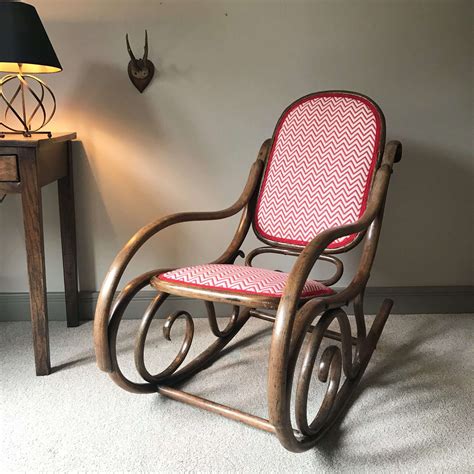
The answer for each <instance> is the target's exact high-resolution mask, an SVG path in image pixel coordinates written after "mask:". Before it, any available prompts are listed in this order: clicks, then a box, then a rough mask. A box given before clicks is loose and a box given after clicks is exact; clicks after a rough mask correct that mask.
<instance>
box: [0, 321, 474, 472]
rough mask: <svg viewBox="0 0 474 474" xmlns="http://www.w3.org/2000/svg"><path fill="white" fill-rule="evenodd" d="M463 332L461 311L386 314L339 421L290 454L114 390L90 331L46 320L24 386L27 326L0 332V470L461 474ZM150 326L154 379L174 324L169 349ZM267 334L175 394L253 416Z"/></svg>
mask: <svg viewBox="0 0 474 474" xmlns="http://www.w3.org/2000/svg"><path fill="white" fill-rule="evenodd" d="M123 324H124V327H123V331H122V332H121V335H120V341H121V350H120V354H121V359H123V363H124V367H125V368H126V369H127V370H126V372H127V373H132V372H133V371H132V363H131V358H130V355H131V350H132V339H131V335H132V334H133V333H134V330H135V328H136V326H137V322H136V321H125V322H124V323H123ZM158 324H159V325H160V327H161V324H162V321H158ZM472 328H473V317H472V315H452V316H450V315H439V316H438V315H406V316H398V315H397V316H392V317H391V318H390V319H389V320H388V323H387V326H386V330H385V332H384V334H383V335H382V339H381V342H380V343H379V346H378V348H377V351H376V354H375V355H374V357H373V359H372V361H371V363H370V365H369V368H368V370H367V373H366V376H365V378H364V379H363V381H362V383H361V385H360V388H359V389H358V392H357V394H356V398H355V400H354V402H353V404H352V405H351V407H350V409H349V410H348V412H347V415H346V417H345V418H344V420H343V421H342V422H341V423H340V424H339V425H338V426H336V427H335V428H334V429H333V430H332V431H331V432H330V434H329V435H328V436H327V437H326V438H325V439H324V440H323V441H322V442H321V443H320V444H319V445H318V447H317V448H315V449H313V450H311V451H308V452H306V453H303V454H292V453H289V452H286V451H285V450H283V448H281V447H280V445H279V443H278V441H277V440H276V438H275V437H273V436H272V435H270V434H267V433H264V432H261V431H258V430H255V429H252V428H249V427H247V426H245V425H241V424H239V423H236V422H233V421H230V420H227V419H224V418H221V417H220V416H218V415H215V414H212V413H207V412H204V411H202V410H198V409H195V408H193V407H190V406H187V405H183V404H181V403H178V402H175V401H172V400H167V399H165V398H163V397H161V396H159V395H133V394H129V393H127V392H124V391H122V390H121V389H119V388H118V387H117V386H115V385H114V384H113V382H112V381H111V380H110V379H109V378H108V377H107V376H106V375H105V374H104V373H102V372H100V371H99V370H98V369H97V368H96V366H95V361H94V358H93V351H92V347H91V346H92V343H91V337H92V324H91V323H90V322H88V323H85V324H83V325H82V326H80V327H79V328H73V329H66V328H65V327H64V323H60V322H53V323H51V328H50V332H51V347H52V361H53V365H55V370H54V373H53V374H52V375H50V376H49V377H35V376H34V373H33V357H32V349H31V341H30V330H31V327H30V325H29V324H28V323H24V322H16V323H1V324H0V335H1V380H2V382H1V383H2V391H1V405H0V407H1V454H0V456H1V466H2V470H3V472H5V471H7V472H14V471H16V472H18V471H21V472H38V471H43V472H97V471H100V472H292V473H296V472H413V471H417V472H430V471H431V472H448V471H452V470H456V471H458V472H469V471H470V472H473V470H474V463H473V454H472V421H473V420H472V413H473V399H472V393H473V392H472V389H473V377H472V376H473V349H472ZM159 329H160V328H159V327H158V326H156V327H153V330H152V332H151V334H150V344H149V350H148V351H147V358H148V360H149V364H150V366H151V367H153V369H157V370H158V369H159V368H160V367H163V366H164V365H165V363H166V362H167V361H169V360H170V357H171V356H172V352H171V348H175V349H176V345H177V344H179V343H180V338H179V337H180V335H181V334H182V333H181V334H180V331H181V328H180V327H179V326H178V325H177V327H176V328H173V334H172V338H173V341H174V343H169V342H167V341H165V340H164V339H163V338H162V337H161V332H160V331H159ZM270 331H271V329H270V326H269V325H268V323H265V322H263V321H258V320H251V321H250V322H249V323H248V324H247V326H245V327H244V329H243V330H242V332H241V334H239V336H238V338H237V339H236V340H235V342H234V343H233V344H232V345H231V346H229V349H228V350H227V351H226V354H225V357H223V358H222V359H220V360H219V361H218V362H216V363H215V364H214V365H212V366H211V367H210V368H208V369H207V370H206V371H204V372H201V373H200V374H198V375H197V376H196V377H195V378H194V379H193V380H192V381H191V382H189V383H188V384H187V385H186V386H185V389H186V390H187V391H190V392H192V393H196V394H199V395H202V396H205V397H209V398H211V399H214V400H216V401H219V402H222V403H227V404H230V405H232V406H235V407H238V408H240V409H243V410H245V411H249V412H252V413H255V414H258V415H260V416H266V409H265V402H266V398H265V397H266V380H265V377H266V370H267V369H266V365H267V356H268V343H269V338H270V334H271V332H270ZM210 340H211V337H210V335H209V331H208V328H207V323H206V320H204V319H200V320H197V321H196V334H195V342H194V345H195V346H196V347H195V348H194V349H193V351H196V350H199V349H200V348H201V349H202V348H203V347H204V346H205V345H206V344H207V343H209V342H210ZM173 344H174V345H173ZM167 357H168V359H167ZM317 385H322V384H320V383H317V382H315V383H312V387H313V386H314V389H313V390H312V393H313V394H314V399H313V400H312V401H311V404H310V408H312V413H314V409H315V406H316V398H317V397H318V396H320V394H321V387H317ZM318 388H319V390H318Z"/></svg>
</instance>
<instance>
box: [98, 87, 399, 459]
mask: <svg viewBox="0 0 474 474" xmlns="http://www.w3.org/2000/svg"><path fill="white" fill-rule="evenodd" d="M401 151H402V148H401V144H400V143H399V142H397V141H391V142H389V143H388V144H387V145H386V146H385V120H384V116H383V114H382V112H381V110H380V109H379V107H378V106H377V105H376V104H375V103H374V102H373V101H372V100H370V99H369V98H367V97H365V96H363V95H361V94H357V93H353V92H346V91H328V92H319V93H314V94H310V95H308V96H305V97H302V98H301V99H299V100H297V101H296V102H294V103H293V104H291V105H290V106H289V107H288V108H287V109H286V110H285V111H284V112H283V114H282V116H281V118H280V119H279V121H278V123H277V126H276V128H275V132H274V134H273V137H272V138H271V139H268V140H266V141H265V142H264V143H263V145H262V147H261V148H260V152H259V154H258V156H257V159H256V161H255V162H254V163H253V165H252V167H251V169H250V174H249V178H248V180H247V184H246V186H245V188H244V190H243V192H242V194H241V196H240V197H239V199H238V200H237V201H236V202H235V203H234V204H233V205H231V206H230V207H228V208H226V209H223V210H221V211H213V212H188V213H181V214H172V215H169V216H166V217H163V218H161V219H158V220H157V221H155V222H152V223H150V224H148V225H147V226H145V227H143V228H142V229H140V230H139V231H138V232H137V233H136V234H135V235H134V236H133V237H132V238H131V239H130V241H129V242H128V243H127V244H126V245H125V247H124V248H123V249H122V250H121V251H120V252H119V254H118V255H117V257H116V258H115V260H114V262H113V263H112V266H111V268H110V270H109V272H108V274H107V276H106V278H105V281H104V283H103V285H102V289H101V292H100V295H99V300H98V303H97V309H96V315H95V321H94V341H95V350H96V357H97V363H98V366H99V368H100V369H102V370H103V371H105V372H108V373H109V375H110V376H111V378H112V379H113V380H114V381H115V382H116V383H117V384H118V385H119V386H120V387H122V388H123V389H125V390H128V391H130V392H133V393H154V392H159V393H161V394H162V395H164V396H167V397H169V398H173V399H175V400H179V401H182V402H186V403H189V404H191V405H194V406H197V407H200V408H204V409H206V410H209V411H213V412H216V413H219V414H221V415H223V416H225V417H228V418H231V419H235V420H238V421H241V422H243V423H246V424H249V425H251V426H254V427H256V428H260V429H262V430H265V431H269V432H271V433H274V434H275V435H276V436H277V437H278V439H279V440H280V442H281V444H282V445H283V446H284V447H285V448H287V449H288V450H290V451H294V452H301V451H305V450H307V449H310V448H311V447H313V446H314V445H315V444H316V443H317V441H318V439H319V438H320V437H321V436H323V435H324V434H325V433H326V432H327V431H328V429H329V428H330V427H331V426H332V424H333V423H334V422H335V420H336V419H337V417H338V416H339V415H340V414H341V412H342V410H343V408H344V406H345V405H346V403H347V402H348V401H349V399H350V397H351V395H352V393H353V391H354V388H355V387H356V386H357V384H358V382H359V380H360V379H361V377H362V375H363V374H364V371H365V369H366V367H367V365H368V363H369V361H370V359H371V356H372V353H373V351H374V350H375V347H376V345H377V342H378V340H379V338H380V335H381V333H382V331H383V328H384V325H385V322H386V320H387V318H388V316H389V314H390V310H391V307H392V304H393V302H392V301H391V300H389V299H386V300H385V301H384V302H383V304H382V306H381V308H380V310H379V312H378V314H377V316H376V318H375V320H374V322H373V323H372V326H371V327H370V330H369V331H367V329H366V322H365V315H364V309H363V299H364V290H365V287H366V285H367V281H368V279H369V276H370V270H371V267H372V264H373V261H374V258H375V253H376V249H377V243H378V240H379V235H380V231H381V225H382V218H383V212H384V206H385V200H386V196H387V191H388V185H389V181H390V176H391V174H392V168H393V164H394V163H396V162H398V161H400V158H401ZM237 213H241V218H240V222H239V225H238V227H237V230H236V232H235V235H234V237H233V239H232V241H231V242H230V244H229V246H228V247H227V249H226V250H225V252H224V253H223V254H222V255H221V256H220V257H219V258H217V259H216V260H214V261H213V262H210V263H208V264H206V265H197V266H192V267H184V268H177V269H169V268H161V269H155V270H152V271H149V272H147V273H144V274H143V275H140V276H138V277H136V278H135V279H133V280H132V281H130V282H129V283H128V284H127V285H126V286H125V287H124V288H123V290H122V291H121V292H120V293H119V294H118V296H117V297H115V294H116V291H117V288H118V285H119V281H120V279H121V277H122V275H123V273H124V271H125V269H126V267H127V265H128V264H129V262H130V261H131V259H132V258H133V256H134V255H135V253H136V252H137V251H138V250H139V249H140V248H141V247H142V245H143V244H144V243H145V242H146V241H148V240H149V239H150V238H151V237H153V236H154V235H155V234H157V233H158V232H159V231H160V230H162V229H165V228H166V227H169V226H171V225H175V224H179V223H182V222H192V221H206V220H217V219H225V218H228V217H231V216H233V215H235V214H237ZM250 227H253V230H254V232H255V233H256V235H257V237H258V238H259V239H260V240H261V241H262V242H263V243H264V244H265V245H264V246H262V247H259V248H257V249H254V250H252V251H251V252H249V253H248V255H247V257H246V258H245V261H244V264H243V265H236V264H235V260H236V259H237V258H238V257H245V255H244V253H243V252H242V250H241V246H242V244H243V242H244V239H245V237H246V236H247V234H248V232H249V230H250ZM360 242H363V249H362V254H361V257H360V262H359V265H358V268H357V271H356V272H355V274H354V276H353V278H352V280H351V282H350V284H349V285H347V287H346V288H344V289H343V290H341V291H338V292H336V291H335V290H334V289H333V288H332V286H333V285H335V284H336V283H337V282H338V281H339V280H340V278H341V276H342V275H343V272H344V267H343V264H342V261H341V260H340V259H339V258H337V256H336V255H337V254H339V253H342V252H346V251H349V250H351V249H352V248H354V247H355V246H356V245H358V244H359V243H360ZM263 253H280V254H284V255H290V256H293V257H296V261H295V263H294V265H293V268H292V270H291V271H290V272H289V273H283V272H280V271H277V270H269V269H263V268H258V267H255V266H254V265H253V262H254V260H255V259H257V260H258V258H257V257H258V256H259V255H260V254H263ZM318 261H326V262H329V263H332V264H333V265H334V267H335V272H334V274H333V275H332V276H331V277H330V278H328V279H326V280H321V281H316V280H314V279H311V278H310V272H311V271H312V270H313V268H314V266H315V265H316V263H317V262H318ZM148 285H151V286H152V287H153V288H154V289H156V291H157V294H156V297H155V298H154V299H153V301H152V302H151V303H150V305H149V307H148V308H147V310H146V312H145V314H144V316H143V319H142V322H141V325H140V328H139V330H138V334H137V337H136V342H135V366H136V369H137V372H138V373H139V374H140V376H141V378H142V379H143V382H141V383H137V382H133V381H131V380H129V379H128V378H127V377H125V376H124V375H123V373H122V372H121V370H120V366H119V364H118V361H117V346H116V343H117V332H118V329H119V326H120V321H121V319H122V317H123V314H124V312H125V309H126V308H127V306H128V304H129V303H130V302H131V301H132V299H133V298H134V297H135V295H136V294H137V293H138V292H139V291H140V290H141V289H142V288H144V287H146V286H148ZM170 294H172V295H178V296H183V297H187V298H196V299H199V300H203V309H204V308H205V310H206V312H207V316H208V321H209V328H210V330H211V331H212V333H213V335H214V336H215V337H216V339H215V341H214V342H213V343H212V344H211V345H210V346H209V347H208V348H207V349H206V350H204V351H203V352H202V353H201V354H199V355H198V356H197V357H195V358H194V359H193V360H191V361H188V362H186V358H187V355H188V351H189V349H190V347H191V344H192V341H193V336H194V323H193V318H192V316H191V315H190V314H189V313H188V312H186V311H177V312H175V313H173V314H171V315H169V316H168V317H167V319H166V320H165V323H164V327H163V332H164V336H165V337H166V338H167V339H170V336H171V332H172V327H173V325H174V323H175V321H176V320H177V319H179V318H181V319H183V320H184V321H185V325H186V326H185V327H186V330H185V335H184V339H183V342H182V344H181V347H180V349H179V351H178V353H177V355H176V357H175V358H174V360H173V361H172V362H171V363H170V364H169V365H168V367H167V368H165V369H164V370H162V371H161V372H160V373H155V374H154V373H151V372H150V371H149V369H148V368H147V367H146V363H145V357H144V351H145V344H146V339H147V334H148V330H149V328H150V325H151V322H152V320H153V318H154V316H155V315H156V313H157V311H158V310H159V309H160V307H161V305H162V304H163V302H164V301H165V300H166V298H167V297H168V295H170ZM114 300H115V301H114ZM214 302H221V303H228V304H229V305H231V306H232V310H231V314H230V317H229V321H228V323H227V325H226V326H225V327H223V328H220V327H219V325H218V322H217V318H216V312H215V308H214ZM350 303H353V305H354V315H355V334H352V331H351V325H350V322H349V319H348V317H347V314H346V312H345V311H344V309H343V307H345V306H347V305H348V304H350ZM251 317H256V318H260V319H263V320H266V321H269V322H271V323H272V324H273V333H272V339H271V346H270V357H269V372H268V419H264V418H260V417H257V416H254V415H251V414H248V413H244V412H242V411H239V410H237V409H234V408H231V407H228V406H225V405H221V404H219V403H216V402H213V401H210V400H206V399H204V398H201V397H198V396H196V395H192V394H189V393H186V392H183V391H181V390H178V389H177V388H175V385H176V384H177V383H179V382H182V381H184V380H187V379H189V378H190V377H192V376H193V375H194V374H196V373H197V372H199V371H201V370H203V369H205V368H206V367H208V366H209V365H210V364H211V363H212V362H213V361H214V360H215V359H217V358H218V357H219V356H220V355H221V351H222V349H223V348H224V347H225V346H226V345H227V344H228V343H229V342H230V341H231V340H232V339H233V338H234V336H235V335H236V334H237V333H238V332H239V331H240V329H241V328H242V327H243V326H244V324H245V323H246V322H247V321H248V320H249V318H251ZM331 323H334V324H336V325H337V327H338V331H334V330H330V329H329V326H330V324H331ZM325 337H326V338H330V339H333V340H335V341H337V342H334V344H331V345H329V346H327V347H326V348H325V349H324V350H322V349H321V343H322V341H323V338H325ZM305 338H306V344H304V345H303V342H304V341H305ZM354 346H355V348H354ZM353 349H354V350H353ZM297 360H302V363H301V364H299V366H298V370H297V364H296V362H297ZM314 371H316V374H317V378H318V380H319V381H320V382H321V383H324V384H325V385H326V392H325V395H324V397H323V401H322V403H321V407H320V408H319V411H318V412H317V414H316V415H315V417H314V418H313V419H312V420H311V419H308V413H307V404H308V393H309V388H310V381H311V377H312V374H313V372H314ZM294 384H295V388H296V396H295V404H294V405H295V408H294V410H295V413H294V419H295V420H296V426H293V425H292V422H291V419H292V416H291V415H292V405H291V403H290V401H291V393H292V387H293V385H294Z"/></svg>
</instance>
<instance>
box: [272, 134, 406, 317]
mask: <svg viewBox="0 0 474 474" xmlns="http://www.w3.org/2000/svg"><path fill="white" fill-rule="evenodd" d="M401 151H402V146H401V143H400V142H398V141H391V142H389V143H387V145H386V147H385V150H384V154H383V157H382V161H381V164H380V166H379V168H378V169H377V171H376V174H375V177H374V181H373V184H372V189H371V191H370V195H369V199H368V201H367V206H366V208H365V211H364V213H363V214H362V216H361V217H360V218H359V219H358V220H357V221H355V222H353V223H351V224H347V225H343V226H339V227H332V228H330V229H327V230H325V231H324V232H321V233H320V234H318V235H317V236H316V237H315V238H314V239H313V240H312V241H311V242H310V243H309V244H307V245H306V247H305V248H304V249H303V251H302V252H301V254H300V255H299V257H298V258H297V259H296V261H295V263H294V265H293V268H292V270H291V272H290V274H289V277H288V281H287V283H286V286H285V290H284V292H283V295H282V299H281V303H280V306H279V309H278V312H280V307H281V309H282V311H283V312H285V313H287V314H294V312H295V310H296V307H297V304H298V301H299V295H300V294H301V291H302V290H303V286H304V284H305V282H306V280H307V278H308V275H309V273H310V271H311V269H312V268H313V266H314V264H315V263H316V261H317V260H318V258H319V257H320V256H321V254H322V253H323V252H324V250H325V249H326V248H327V246H328V245H329V244H330V243H331V242H333V241H334V240H336V239H338V238H340V237H344V236H346V235H351V234H354V233H357V232H362V231H365V230H367V229H368V227H369V226H370V224H371V223H372V222H373V221H374V219H375V218H376V217H377V215H378V214H379V212H380V211H381V210H382V209H383V205H384V202H385V196H386V194H387V189H388V184H389V181H390V175H391V174H392V167H393V164H394V163H396V162H398V161H400V159H401Z"/></svg>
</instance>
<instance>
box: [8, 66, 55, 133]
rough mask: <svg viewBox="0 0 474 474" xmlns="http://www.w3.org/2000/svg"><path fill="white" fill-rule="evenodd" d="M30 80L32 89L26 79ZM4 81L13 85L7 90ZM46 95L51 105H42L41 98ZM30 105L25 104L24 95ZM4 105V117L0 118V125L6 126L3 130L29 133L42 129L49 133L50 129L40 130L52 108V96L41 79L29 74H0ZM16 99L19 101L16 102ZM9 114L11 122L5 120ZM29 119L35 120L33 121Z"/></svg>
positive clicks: (38, 131)
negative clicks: (12, 87) (35, 88)
mask: <svg viewBox="0 0 474 474" xmlns="http://www.w3.org/2000/svg"><path fill="white" fill-rule="evenodd" d="M28 81H30V82H31V83H32V84H31V85H33V84H35V85H36V87H37V90H36V91H35V90H34V89H33V88H32V86H31V85H30V84H29V83H28ZM8 83H12V84H14V89H13V90H11V93H10V94H7V91H6V90H5V86H6V85H7V84H8ZM48 95H49V98H50V103H51V105H52V108H51V109H50V110H47V109H46V104H45V99H46V97H47V96H48ZM28 97H29V99H30V100H29V101H28V102H29V103H30V105H31V107H28V104H27V98H28ZM1 102H3V103H4V105H5V107H6V108H5V113H4V114H3V115H4V119H3V120H4V121H0V126H1V127H2V128H6V129H8V132H7V131H5V132H2V131H0V135H1V134H5V133H17V134H18V133H21V134H23V135H24V136H25V137H29V136H31V135H32V134H33V133H45V134H47V135H48V136H50V134H51V132H41V131H40V129H41V128H43V127H44V126H45V125H46V124H47V123H48V122H49V121H50V120H51V118H52V117H53V115H54V112H55V111H56V98H55V97H54V94H53V92H52V91H51V89H50V88H49V87H48V86H47V85H46V84H45V83H44V82H43V81H42V80H41V79H38V78H37V77H35V76H32V75H31V74H22V73H21V72H20V73H18V74H7V75H6V76H4V77H2V78H0V103H1ZM18 102H19V103H18ZM9 118H11V119H12V120H13V123H7V119H9ZM33 121H35V122H36V124H35V125H33Z"/></svg>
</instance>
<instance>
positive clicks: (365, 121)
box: [255, 92, 383, 249]
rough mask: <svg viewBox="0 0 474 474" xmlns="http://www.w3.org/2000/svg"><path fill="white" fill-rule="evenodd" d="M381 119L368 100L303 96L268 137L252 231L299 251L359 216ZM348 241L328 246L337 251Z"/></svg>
mask: <svg viewBox="0 0 474 474" xmlns="http://www.w3.org/2000/svg"><path fill="white" fill-rule="evenodd" d="M382 120H383V119H382V117H381V115H380V113H379V111H378V110H377V108H376V107H375V106H374V104H373V103H372V102H371V101H369V100H368V99H366V98H364V97H361V96H358V95H353V94H350V93H341V92H331V93H320V94H313V95H311V96H307V97H303V98H302V99H300V100H298V101H296V102H295V103H294V104H292V105H291V106H290V107H289V108H288V109H287V110H286V111H285V113H284V114H283V116H282V117H281V119H280V121H279V123H278V125H277V128H276V130H275V134H274V141H273V147H272V150H271V151H270V155H269V158H268V164H267V168H266V171H265V176H264V178H263V179H264V180H263V185H262V189H261V192H260V196H259V200H258V203H257V211H256V217H255V229H256V231H257V233H258V234H260V235H261V236H262V237H264V238H265V239H267V240H269V241H273V242H281V243H289V244H296V245H306V244H307V243H308V242H309V241H311V240H312V239H313V238H314V237H315V236H316V235H318V234H319V233H320V232H322V231H324V230H326V229H328V228H331V227H335V226H340V225H344V224H349V223H352V222H354V221H356V220H357V219H358V218H359V217H360V215H361V214H362V213H363V212H364V210H365V207H366V202H367V197H368V191H369V188H370V184H371V180H372V176H373V172H374V169H375V166H376V162H377V157H378V152H379V146H380V137H381V128H382V126H383V125H382V123H383V122H382ZM356 236H357V235H356V234H354V235H351V236H347V237H343V238H340V239H338V240H336V241H334V242H333V243H332V244H331V245H329V247H328V248H332V249H334V248H341V247H345V246H346V245H348V244H349V243H350V242H352V241H353V240H354V239H355V238H356Z"/></svg>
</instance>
